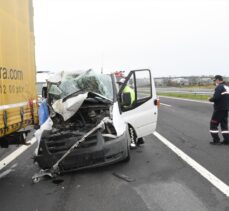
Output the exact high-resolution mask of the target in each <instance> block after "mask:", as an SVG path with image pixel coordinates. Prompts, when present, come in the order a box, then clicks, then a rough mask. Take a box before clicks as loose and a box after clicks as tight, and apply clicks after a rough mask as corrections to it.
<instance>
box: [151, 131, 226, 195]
mask: <svg viewBox="0 0 229 211" xmlns="http://www.w3.org/2000/svg"><path fill="white" fill-rule="evenodd" d="M154 135H155V136H156V137H157V138H158V139H159V140H160V141H161V142H162V143H164V144H165V145H166V146H167V147H168V148H170V149H171V150H172V151H173V152H175V153H176V154H177V155H178V156H179V157H180V158H181V159H183V160H184V161H185V162H186V163H187V164H188V165H190V166H191V167H192V168H194V169H195V170H196V171H197V172H198V173H199V174H201V175H202V176H203V177H204V178H205V179H207V180H208V181H209V182H210V183H211V184H212V185H214V186H215V187H216V188H217V189H219V190H220V191H221V192H222V193H224V194H225V195H226V196H227V197H229V186H228V185H227V184H225V183H224V182H223V181H221V180H220V179H219V178H217V177H216V176H215V175H213V174H212V173H211V172H209V171H208V170H207V169H205V168H204V167H203V166H201V165H200V164H199V163H197V162H196V161H195V160H193V159H192V158H191V157H189V156H188V155H187V154H185V153H184V152H183V151H181V150H180V149H179V148H177V147H176V146H175V145H173V144H172V143H171V142H170V141H168V140H167V139H166V138H165V137H163V136H162V135H160V134H159V133H158V132H154Z"/></svg>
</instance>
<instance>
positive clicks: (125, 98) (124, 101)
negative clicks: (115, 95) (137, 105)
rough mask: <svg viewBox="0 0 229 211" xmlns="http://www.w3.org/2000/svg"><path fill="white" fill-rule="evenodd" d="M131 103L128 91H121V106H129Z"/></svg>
mask: <svg viewBox="0 0 229 211" xmlns="http://www.w3.org/2000/svg"><path fill="white" fill-rule="evenodd" d="M130 105H131V95H130V93H129V92H126V93H122V106H130Z"/></svg>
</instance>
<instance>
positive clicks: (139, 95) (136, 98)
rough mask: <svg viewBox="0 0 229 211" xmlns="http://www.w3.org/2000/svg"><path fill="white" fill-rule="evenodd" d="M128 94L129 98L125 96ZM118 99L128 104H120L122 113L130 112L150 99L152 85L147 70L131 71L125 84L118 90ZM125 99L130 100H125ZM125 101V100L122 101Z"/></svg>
mask: <svg viewBox="0 0 229 211" xmlns="http://www.w3.org/2000/svg"><path fill="white" fill-rule="evenodd" d="M128 93H129V96H127V94H128ZM119 95H120V97H119V99H122V100H121V101H123V102H124V101H125V102H128V101H129V104H128V105H126V104H125V103H121V104H122V105H123V106H122V111H128V110H132V109H134V108H136V107H138V106H140V105H142V104H143V103H145V102H146V101H148V100H149V99H151V98H152V83H151V75H150V71H149V70H135V71H131V72H130V73H129V75H128V76H127V79H126V82H125V84H123V86H122V87H121V89H120V93H119ZM126 98H130V99H129V100H126ZM124 99H125V100H124Z"/></svg>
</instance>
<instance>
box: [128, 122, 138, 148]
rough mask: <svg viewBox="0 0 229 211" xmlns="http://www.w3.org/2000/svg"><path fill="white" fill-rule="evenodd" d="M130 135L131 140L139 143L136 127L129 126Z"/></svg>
mask: <svg viewBox="0 0 229 211" xmlns="http://www.w3.org/2000/svg"><path fill="white" fill-rule="evenodd" d="M129 135H130V140H131V142H134V143H135V144H136V145H137V135H136V133H135V131H134V128H133V127H131V126H129Z"/></svg>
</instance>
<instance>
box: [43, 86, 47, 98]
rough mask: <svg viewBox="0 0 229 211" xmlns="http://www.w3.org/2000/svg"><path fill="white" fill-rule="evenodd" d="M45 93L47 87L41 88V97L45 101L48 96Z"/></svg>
mask: <svg viewBox="0 0 229 211" xmlns="http://www.w3.org/2000/svg"><path fill="white" fill-rule="evenodd" d="M47 92H48V90H47V87H43V88H42V97H43V98H45V99H46V98H47V96H48V93H47Z"/></svg>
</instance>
